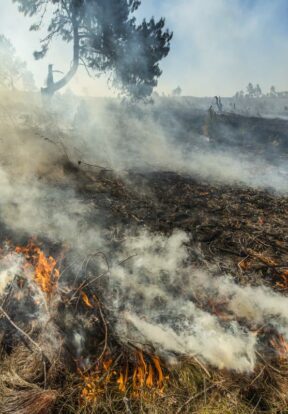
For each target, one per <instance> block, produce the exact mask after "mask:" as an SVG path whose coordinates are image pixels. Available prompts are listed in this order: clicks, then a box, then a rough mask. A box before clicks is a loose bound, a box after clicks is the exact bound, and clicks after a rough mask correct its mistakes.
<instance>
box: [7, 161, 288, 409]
mask: <svg viewBox="0 0 288 414" xmlns="http://www.w3.org/2000/svg"><path fill="white" fill-rule="evenodd" d="M65 174H68V175H72V176H73V181H74V184H75V191H77V192H78V194H79V197H81V198H82V199H83V198H84V199H87V200H88V199H89V200H90V201H91V200H92V202H93V203H94V205H95V207H96V206H97V209H100V211H101V215H102V214H105V217H106V222H107V232H108V233H109V234H113V235H114V236H113V237H114V238H115V240H119V239H121V237H122V236H123V235H124V234H125V232H124V231H123V228H124V227H125V225H126V224H127V223H129V225H130V227H134V230H133V231H134V232H136V233H137V231H139V228H141V227H142V226H145V227H146V228H149V230H150V231H151V232H153V233H156V234H158V233H159V234H166V235H169V234H171V233H172V232H173V231H174V230H175V228H176V229H182V230H184V231H185V232H186V233H188V234H189V238H188V239H187V240H186V246H187V249H188V252H189V262H190V263H194V264H197V266H201V267H203V266H204V267H205V268H207V269H210V270H211V269H215V266H216V267H217V268H218V271H219V273H228V272H229V273H230V274H233V276H234V279H235V280H236V281H237V283H238V284H239V285H240V286H245V285H247V284H251V285H253V286H260V285H263V284H264V285H266V286H269V287H270V288H272V289H273V290H275V291H277V292H280V293H281V295H283V296H285V295H286V292H287V288H288V265H287V263H288V261H287V258H288V243H287V237H288V236H287V234H288V232H287V230H288V229H287V198H285V197H279V196H275V195H273V194H269V193H267V192H264V191H262V192H260V191H256V190H251V189H245V188H231V187H225V186H224V187H223V186H217V185H215V186H212V185H209V184H207V183H203V182H200V181H195V180H194V179H193V180H192V179H191V178H188V177H184V176H180V175H177V174H174V173H151V174H146V175H143V174H142V173H133V174H132V173H131V174H130V173H129V177H126V178H127V179H126V180H125V181H123V180H122V179H120V178H119V177H116V176H114V175H113V174H112V173H110V172H102V173H100V174H95V173H92V172H91V171H90V170H89V171H88V170H86V171H83V170H82V171H81V170H79V169H78V168H74V169H71V168H69V166H66V167H65ZM135 188H137V192H136V191H135V190H134V189H135ZM132 223H134V226H131V224H132ZM4 235H5V238H7V237H8V234H7V233H5V232H4V231H3V237H4ZM11 239H12V240H13V235H11V238H10V241H8V242H6V243H4V241H3V246H2V250H1V272H2V275H1V277H2V279H4V277H5V278H8V279H9V281H10V282H9V283H8V284H7V288H6V289H5V291H4V293H3V295H1V308H0V312H1V319H0V329H1V330H0V333H1V336H0V338H1V373H0V393H1V402H0V412H1V413H3V414H12V413H13V414H14V413H15V414H16V413H19V414H31V413H32V414H45V413H83V414H84V413H105V412H106V413H117V412H119V413H128V414H129V413H155V414H156V413H159V414H160V413H173V414H174V413H193V412H195V413H203V414H204V413H218V412H222V413H227V414H228V413H243V414H244V413H271V414H272V413H275V414H276V413H279V414H280V413H286V412H287V399H288V352H287V351H288V344H287V342H286V339H285V332H283V335H282V334H279V333H278V332H277V331H276V330H275V329H274V328H273V327H271V326H261V327H260V328H259V327H258V326H257V327H256V325H255V327H254V328H253V327H252V328H251V329H254V330H255V331H254V332H255V336H257V337H259V338H260V340H259V341H260V346H259V348H258V350H257V361H256V365H255V367H254V370H253V372H247V373H245V372H241V373H240V372H237V370H233V369H232V370H229V369H225V368H223V369H219V368H215V367H213V366H211V365H210V364H207V363H206V362H205V360H203V358H201V356H200V357H199V356H198V355H193V356H188V355H187V356H183V355H182V356H181V355H180V354H179V355H177V353H174V354H173V355H171V354H170V356H169V357H163V355H161V353H160V354H159V353H158V351H157V349H154V348H153V346H151V344H148V343H147V344H145V343H139V342H137V343H133V342H129V341H128V342H127V341H125V340H124V341H123V338H121V337H120V336H119V333H116V332H115V331H114V326H115V323H116V322H117V321H115V315H114V314H113V313H111V310H110V308H109V302H110V300H112V298H111V297H109V295H111V292H110V291H109V290H108V291H107V290H106V287H107V286H106V283H107V280H106V281H105V277H106V276H107V274H108V273H109V264H108V266H107V270H106V271H104V274H105V277H104V278H103V277H100V275H98V274H96V273H97V272H95V268H97V265H96V259H98V257H100V256H101V255H103V254H102V253H101V252H98V253H96V254H95V255H94V256H91V255H90V256H87V257H86V258H85V259H84V260H83V262H82V265H81V266H80V270H79V274H78V275H76V274H75V273H73V272H74V270H72V269H70V270H69V263H70V262H69V260H70V255H69V252H68V249H67V248H66V247H65V246H62V245H59V244H53V243H51V241H49V240H44V239H43V240H32V241H31V240H30V241H28V239H27V240H25V241H24V239H22V241H21V243H20V244H18V245H17V246H15V243H14V242H13V241H11ZM196 247H197V249H196ZM102 259H103V257H102ZM103 260H104V261H106V260H107V261H108V262H109V258H108V259H107V258H106V257H105V258H104V259H103ZM15 266H16V268H15ZM69 271H71V274H72V276H71V277H70V279H69V280H70V283H69V285H68V284H65V283H64V284H61V279H62V278H64V276H63V275H64V273H65V272H69ZM102 273H103V272H102ZM71 280H73V282H72V281H71ZM114 293H115V292H114ZM115 294H116V293H115ZM139 300H140V299H139ZM198 300H200V297H199V298H198ZM107 304H108V305H107ZM203 306H205V307H206V308H209V312H211V314H213V315H216V316H217V317H219V319H220V320H223V321H225V318H226V317H228V316H229V315H228V314H226V313H225V312H226V311H225V309H224V308H225V304H224V305H223V303H220V302H219V301H217V300H216V299H215V301H214V302H213V301H212V302H211V301H206V302H205V305H203ZM223 323H224V322H223ZM75 332H76V334H75ZM83 332H85V334H83ZM207 341H209V337H208V336H207ZM207 344H208V343H207ZM261 347H262V348H261Z"/></svg>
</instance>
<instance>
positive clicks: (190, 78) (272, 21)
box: [0, 0, 288, 97]
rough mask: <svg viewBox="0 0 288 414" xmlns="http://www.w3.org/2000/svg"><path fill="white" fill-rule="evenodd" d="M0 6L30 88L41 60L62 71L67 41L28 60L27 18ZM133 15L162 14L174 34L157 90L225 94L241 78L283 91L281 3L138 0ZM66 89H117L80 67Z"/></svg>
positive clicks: (34, 41) (8, 4)
mask: <svg viewBox="0 0 288 414" xmlns="http://www.w3.org/2000/svg"><path fill="white" fill-rule="evenodd" d="M0 5H1V15H0V22H1V31H0V33H1V34H4V35H5V36H6V37H8V38H9V39H10V40H11V42H12V44H13V45H14V47H15V49H16V52H17V55H18V56H19V57H21V58H22V59H24V60H25V61H26V62H27V65H28V68H29V69H30V70H31V72H32V73H33V75H34V77H35V81H36V84H37V87H40V86H42V85H43V84H44V81H45V78H46V75H47V65H48V63H53V64H54V66H55V69H57V70H61V71H63V72H66V71H67V69H68V68H69V65H70V62H71V56H72V46H71V44H63V42H60V41H57V42H56V43H53V44H52V47H51V48H50V51H49V53H48V54H47V57H46V58H45V59H43V60H41V61H35V60H34V58H33V55H32V54H33V51H34V50H37V49H39V38H40V37H41V33H40V32H30V31H29V27H30V26H31V24H32V23H33V22H34V20H35V19H33V18H32V19H31V18H29V17H24V16H23V15H22V14H20V13H19V12H18V11H17V6H16V5H15V4H13V3H12V0H8V1H7V0H5V3H4V0H0ZM137 14H138V18H139V19H142V18H143V17H146V18H150V17H151V16H155V17H156V18H159V17H160V16H164V17H165V18H166V22H167V26H168V27H169V28H170V29H171V30H172V31H173V32H174V38H173V40H172V45H171V51H170V54H169V56H168V57H167V58H166V59H165V60H163V62H161V68H162V70H163V74H162V76H161V78H160V80H159V85H158V88H157V89H156V91H157V92H158V93H160V94H161V93H166V94H167V93H170V92H171V90H172V89H174V88H176V87H177V86H180V87H181V89H182V93H183V95H186V96H194V97H205V96H207V97H210V96H214V95H216V94H217V95H222V96H232V95H234V94H235V92H236V91H238V90H241V89H244V90H245V88H246V85H247V84H248V82H252V83H253V84H254V83H255V84H256V83H259V84H260V86H261V87H262V90H263V91H264V92H267V91H268V90H269V89H270V86H271V85H275V86H276V88H277V90H288V78H287V68H288V44H287V41H286V39H287V31H288V24H287V20H288V17H287V16H288V2H287V1H285V0H274V1H273V2H271V1H269V0H233V1H229V0H205V1H203V0H179V1H178V2H177V4H175V1H172V0H157V1H156V0H143V1H142V5H141V7H140V9H139V12H138V13H137ZM42 35H43V33H42ZM68 88H70V89H71V90H72V91H73V92H74V93H77V94H78V95H90V96H115V95H117V91H116V92H115V91H113V90H111V89H110V88H109V87H108V86H107V82H106V78H105V76H101V77H100V78H99V79H89V77H88V76H87V74H86V72H85V70H84V69H83V68H81V70H79V72H78V73H77V75H76V76H75V78H74V79H73V81H72V82H70V84H69V85H68Z"/></svg>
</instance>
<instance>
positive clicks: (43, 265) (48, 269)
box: [15, 241, 60, 294]
mask: <svg viewBox="0 0 288 414" xmlns="http://www.w3.org/2000/svg"><path fill="white" fill-rule="evenodd" d="M15 251H16V253H21V254H23V255H24V256H25V258H26V260H27V261H28V262H29V263H31V265H32V266H33V268H34V277H35V281H36V283H37V284H38V285H39V286H40V288H41V289H42V291H43V292H46V293H48V294H50V293H52V292H53V290H54V288H55V287H56V286H57V281H58V279H59V276H60V272H59V270H58V269H57V267H56V265H57V262H56V260H55V259H54V258H53V257H52V256H48V257H46V256H45V254H44V253H43V251H42V250H41V249H40V248H39V247H38V246H36V245H35V244H34V243H33V242H32V241H31V242H29V243H28V245H27V246H25V247H16V249H15Z"/></svg>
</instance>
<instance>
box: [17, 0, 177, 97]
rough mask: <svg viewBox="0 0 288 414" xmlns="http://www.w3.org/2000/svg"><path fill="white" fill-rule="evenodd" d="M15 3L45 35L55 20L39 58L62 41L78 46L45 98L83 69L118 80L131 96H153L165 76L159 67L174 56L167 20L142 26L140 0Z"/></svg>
mask: <svg viewBox="0 0 288 414" xmlns="http://www.w3.org/2000/svg"><path fill="white" fill-rule="evenodd" d="M13 1H14V2H16V3H18V5H19V10H20V12H22V13H24V14H25V15H27V16H31V17H33V16H34V17H36V16H37V18H38V21H37V22H35V23H34V24H33V25H32V26H31V28H30V29H31V30H39V29H40V27H41V26H42V25H43V22H45V20H47V19H49V24H48V28H47V35H46V37H45V38H44V39H42V40H41V50H40V51H37V52H34V56H35V58H36V59H40V58H43V57H44V56H45V54H46V53H47V51H48V49H49V46H50V44H51V42H52V41H53V40H54V39H55V38H56V37H60V38H61V39H62V40H64V41H65V42H68V43H70V42H71V43H73V60H72V65H71V67H70V69H69V71H68V72H67V74H66V75H65V76H63V78H62V79H60V80H59V81H57V82H54V81H53V82H52V83H51V82H50V84H49V85H47V87H46V88H45V89H44V90H43V91H44V92H45V93H48V94H53V93H54V92H55V91H57V90H58V89H60V88H62V87H63V86H65V85H66V84H67V83H68V82H69V81H70V80H71V79H72V77H73V76H74V75H75V73H76V72H77V70H78V67H79V65H83V66H85V68H86V70H87V72H88V73H91V72H92V73H93V74H95V73H96V74H99V73H109V74H110V75H112V79H113V84H114V85H115V86H117V87H118V88H119V89H120V90H122V92H123V93H125V94H127V95H130V96H132V97H134V98H143V97H147V96H150V95H151V93H152V91H153V88H154V87H155V86H156V85H157V82H158V78H159V77H160V76H161V73H162V72H161V70H160V67H159V62H160V61H161V60H162V59H163V58H164V57H166V56H167V55H168V53H169V50H170V41H171V39H172V33H171V32H170V31H169V30H168V29H166V28H165V20H164V19H163V18H161V19H160V20H158V21H155V19H154V18H151V19H150V20H148V21H147V20H146V19H144V20H143V21H142V22H141V23H140V24H138V23H137V21H136V18H135V14H134V12H135V11H136V10H137V9H138V8H139V6H140V4H141V1H140V0H13ZM51 9H52V10H51Z"/></svg>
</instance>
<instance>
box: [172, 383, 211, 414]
mask: <svg viewBox="0 0 288 414" xmlns="http://www.w3.org/2000/svg"><path fill="white" fill-rule="evenodd" d="M216 385H217V384H212V385H210V387H208V388H206V387H205V388H204V390H203V391H200V392H198V394H195V395H192V397H190V398H189V399H188V400H187V401H186V402H185V403H184V404H183V405H182V406H181V407H180V408H178V410H177V411H176V414H180V413H181V411H182V410H183V408H185V407H186V406H187V405H188V404H190V402H191V401H193V400H195V399H196V398H198V397H201V395H203V394H205V393H207V392H208V391H209V390H211V389H212V388H214V387H216Z"/></svg>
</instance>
